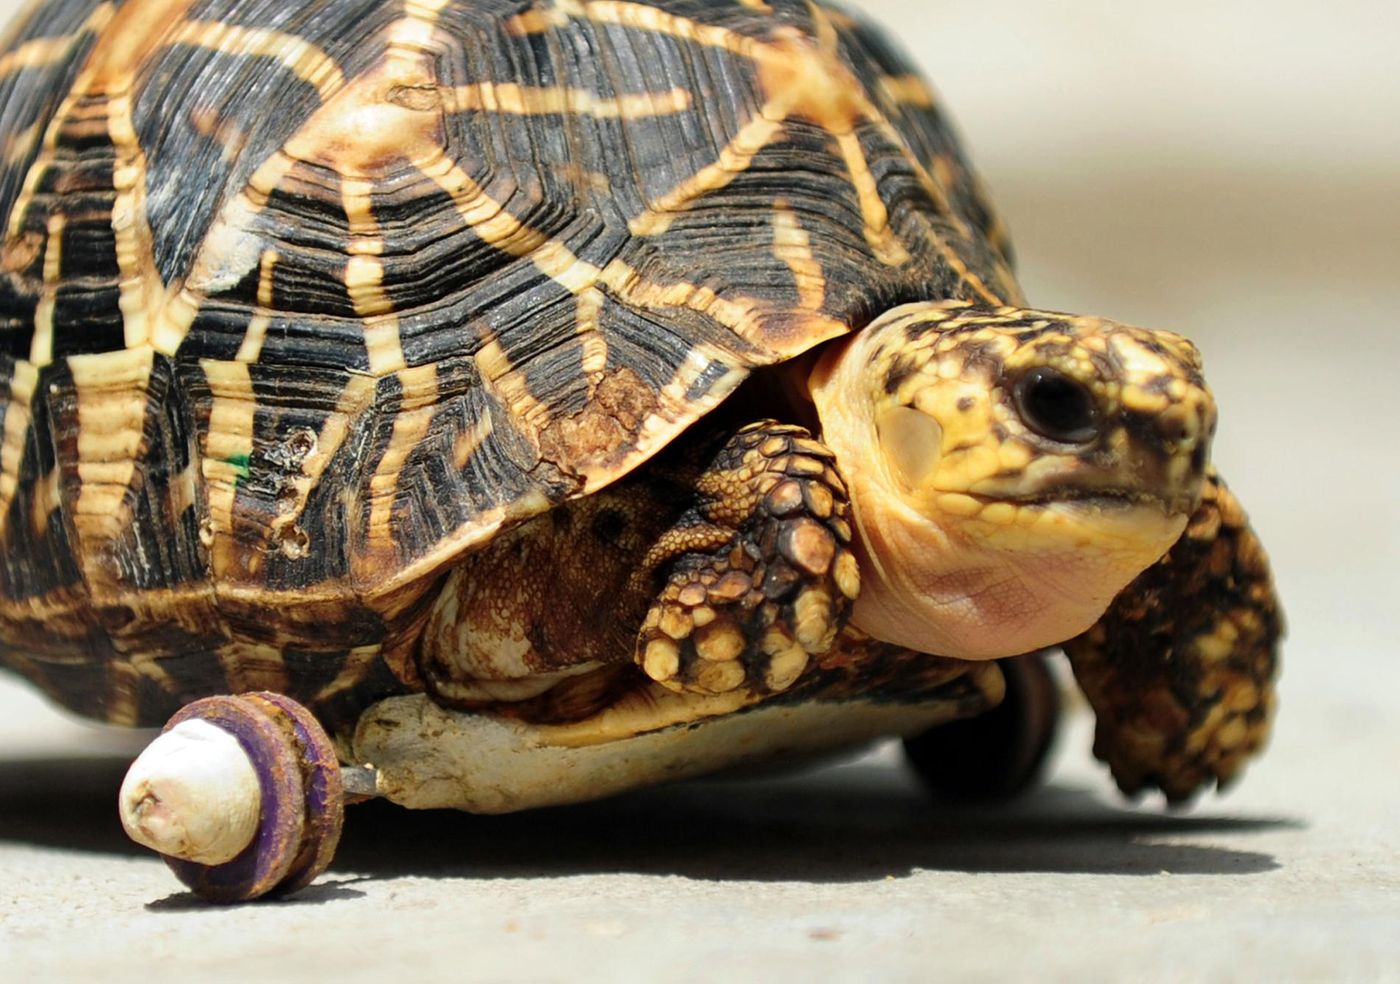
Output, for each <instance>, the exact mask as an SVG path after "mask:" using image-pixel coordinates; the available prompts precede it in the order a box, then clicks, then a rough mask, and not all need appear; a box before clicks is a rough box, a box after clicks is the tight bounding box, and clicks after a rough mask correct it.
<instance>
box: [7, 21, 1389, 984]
mask: <svg viewBox="0 0 1400 984" xmlns="http://www.w3.org/2000/svg"><path fill="white" fill-rule="evenodd" d="M854 5H856V6H859V7H861V8H863V9H865V10H866V11H867V12H869V13H870V14H871V15H872V16H873V17H874V18H875V19H877V20H879V21H881V22H883V23H884V24H886V25H887V26H889V27H890V28H891V29H893V30H894V31H895V32H896V33H897V35H898V36H900V37H901V38H902V40H903V43H904V45H905V46H906V47H907V48H908V49H909V50H910V51H912V53H913V54H914V55H915V57H916V59H917V60H918V61H919V62H920V63H921V64H922V65H923V66H924V68H925V69H926V70H927V71H928V73H929V74H930V75H931V76H932V78H933V80H934V82H935V85H936V86H937V88H938V90H939V92H940V94H941V95H942V97H943V98H944V99H945V101H946V103H947V104H948V105H949V106H951V107H952V111H953V114H954V116H955V118H956V119H957V121H958V122H959V124H960V127H961V130H962V132H963V134H964V136H965V137H966V139H967V142H968V145H969V147H970V151H971V154H972V157H973V160H974V162H975V163H976V164H977V165H978V166H979V167H980V169H981V171H982V173H983V175H984V177H985V178H986V180H987V182H988V184H989V185H990V187H991V190H992V192H993V194H994V196H995V198H996V200H997V202H998V203H999V205H1000V207H1001V210H1002V213H1003V215H1004V216H1005V218H1006V219H1007V221H1008V223H1009V224H1010V227H1011V229H1012V232H1013V236H1014V241H1015V243H1016V246H1017V250H1018V253H1019V256H1020V270H1021V273H1022V279H1023V282H1024V284H1025V286H1026V289H1027V293H1028V295H1029V296H1030V298H1031V300H1032V301H1033V302H1034V303H1036V304H1038V305H1040V306H1045V307H1051V308H1059V309H1064V310H1075V311H1086V312H1093V313H1099V314H1104V315H1109V316H1112V317H1115V318H1117V319H1120V320H1125V321H1131V322H1137V323H1141V324H1145V325H1150V326H1157V327H1170V328H1172V329H1175V330H1177V331H1180V332H1182V333H1184V334H1186V335H1189V336H1191V337H1192V338H1194V339H1195V340H1196V341H1197V342H1198V344H1199V345H1200V346H1201V348H1202V350H1203V351H1204V353H1205V357H1206V363H1207V372H1208V376H1209V378H1210V380H1211V382H1212V385H1213V387H1214V389H1215V391H1216V395H1217V397H1218V400H1219V404H1220V408H1221V427H1220V436H1219V439H1218V442H1217V446H1216V454H1215V457H1216V461H1217V462H1218V464H1219V465H1220V467H1221V470H1222V472H1223V473H1224V474H1225V475H1226V476H1227V478H1228V479H1229V481H1230V482H1231V484H1232V485H1233V487H1234V488H1235V489H1236V490H1237V491H1238V492H1239V494H1240V495H1241V497H1242V499H1243V500H1244V501H1245V503H1246V505H1247V506H1248V508H1249V509H1250V511H1251V513H1252V515H1253V518H1254V521H1255V524H1256V526H1257V527H1258V529H1259V530H1260V532H1261V534H1262V535H1263V537H1264V539H1265V542H1266V544H1267V545H1268V547H1269V549H1270V551H1271V553H1272V555H1273V559H1274V563H1275V566H1276V569H1277V573H1278V579H1279V583H1280V587H1281V591H1282V594H1283V597H1284V601H1285V604H1286V606H1287V612H1288V615H1289V621H1290V637H1289V641H1288V645H1287V648H1286V650H1285V660H1286V661H1285V675H1284V679H1283V685H1282V709H1281V715H1280V718H1279V721H1278V725H1277V729H1276V736H1275V740H1274V744H1273V748H1272V749H1271V751H1270V753H1269V754H1268V755H1267V756H1266V758H1265V759H1264V760H1263V761H1262V762H1261V763H1260V764H1259V765H1258V766H1256V767H1255V768H1254V769H1253V770H1251V772H1250V774H1249V775H1247V776H1246V778H1245V781H1244V782H1243V784H1242V785H1241V786H1240V787H1239V788H1238V789H1237V790H1234V791H1231V792H1230V793H1229V794H1227V795H1226V796H1224V797H1223V798H1210V799H1207V800H1203V801H1201V802H1200V803H1198V804H1197V805H1196V807H1195V809H1194V810H1193V811H1192V812H1189V813H1186V814H1184V815H1180V816H1177V815H1166V814H1164V813H1163V812H1162V811H1161V810H1160V807H1159V804H1157V803H1155V802H1152V801H1150V800H1149V801H1145V802H1144V803H1142V804H1139V805H1137V806H1130V805H1128V804H1125V803H1123V802H1122V801H1121V800H1120V799H1118V798H1116V796H1115V794H1114V792H1113V790H1112V787H1111V783H1110V782H1109V780H1108V779H1107V777H1106V776H1105V775H1104V774H1103V773H1102V772H1101V771H1100V770H1099V769H1098V768H1097V767H1096V766H1094V765H1093V764H1092V763H1091V761H1090V759H1089V755H1088V751H1087V744H1088V731H1087V722H1086V721H1084V720H1082V719H1080V720H1077V721H1076V722H1074V724H1073V726H1072V728H1071V729H1070V732H1069V734H1067V735H1066V737H1065V740H1064V741H1063V742H1062V743H1061V746H1060V749H1059V753H1058V755H1057V756H1056V759H1055V761H1054V763H1053V766H1052V770H1051V775H1050V783H1049V786H1048V788H1047V789H1046V791H1045V792H1044V793H1042V794H1041V795H1039V796H1038V797H1036V798H1034V799H1032V800H1030V801H1029V802H1027V803H1025V804H1022V805H1020V806H1018V807H1016V808H1014V809H1010V810H1007V811H1003V812H999V813H986V814H979V813H949V812H947V811H937V810H934V809H932V808H931V807H928V806H927V805H926V804H924V803H923V801H922V800H921V799H920V797H919V795H918V791H917V789H916V788H915V787H914V786H913V785H912V784H911V783H910V782H909V781H908V779H907V778H906V777H905V776H904V775H903V773H902V772H901V771H900V770H899V768H898V765H897V761H898V760H897V756H896V755H895V754H894V753H893V750H886V751H885V752H883V753H879V754H876V755H874V756H871V757H867V758H866V759H863V760H862V761H861V762H859V763H857V764H855V765H851V766H846V767H842V768H839V769H835V770H828V771H826V772H824V773H821V774H818V775H816V776H812V777H807V778H802V779H795V780H784V781H781V782H772V783H765V784H762V785H742V784H722V785H718V786H716V785H704V786H691V787H684V788H680V789H673V790H660V791H656V792H652V793H647V794H644V795H641V796H635V797H630V798H626V799H623V800H621V801H616V802H612V803H605V804H600V805H595V806H590V807H585V808H581V809H578V810H570V811H554V812H549V813H545V814H536V815H532V816H529V817H517V818H504V819H495V820H485V819H480V818H466V817H456V816H446V817H437V816H421V815H420V816H414V815H408V814H402V813H398V812H396V811H385V810H376V809H375V808H372V807H371V808H365V809H364V810H363V812H359V813H352V814H351V823H350V827H349V831H348V833H347V840H346V846H345V848H344V849H343V850H342V852H341V856H340V861H339V862H338V863H337V866H336V868H335V869H334V870H333V872H332V874H331V876H330V877H329V878H328V879H326V880H324V881H325V884H324V887H321V888H318V889H315V890H313V891H312V892H311V893H307V895H305V896H303V897H301V899H300V900H299V901H298V902H295V903H291V904H287V905H283V906H260V907H251V908H243V909H237V910H213V911H210V910H200V909H195V908H191V907H190V906H189V904H188V898H187V896H184V895H183V894H182V893H180V892H179V891H177V888H178V886H177V885H176V883H175V882H174V881H173V880H172V879H170V878H169V877H168V876H167V875H166V873H165V872H164V870H163V868H162V867H161V866H160V864H159V862H157V861H154V860H151V859H149V858H147V857H146V856H144V855H142V854H140V853H138V852H136V851H135V850H134V849H130V850H129V849H128V848H127V847H126V846H125V845H124V842H123V840H122V838H121V835H120V832H119V830H117V825H116V820H115V817H114V816H113V815H112V814H113V813H114V810H113V809H112V806H111V803H112V797H113V791H114V789H115V783H116V782H118V781H119V778H120V774H121V767H120V764H121V760H122V759H123V758H124V757H125V756H126V755H128V754H129V753H130V751H131V750H132V749H133V748H134V747H136V745H137V743H134V742H133V740H132V738H131V736H128V735H119V734H115V733H112V732H108V731H104V730H102V729H96V728H92V727H90V726H88V725H85V724H81V723H78V722H75V721H73V720H71V719H69V718H66V717H64V716H61V715H60V714H58V713H56V712H54V711H51V710H49V709H48V708H47V707H45V706H43V705H42V704H41V702H40V701H39V700H38V699H37V698H35V697H34V696H33V695H32V694H30V693H29V692H28V691H27V690H26V689H25V688H24V687H23V686H21V685H19V684H17V683H14V682H12V681H9V680H0V966H10V967H20V968H22V969H23V970H24V971H26V972H28V973H32V974H44V975H46V976H56V975H57V976H63V975H71V976H76V977H83V976H91V975H96V974H102V975H103V976H105V977H107V978H108V979H137V978H140V977H144V976H146V975H147V974H149V973H151V972H153V971H154V970H156V968H159V969H160V970H161V971H163V972H165V973H176V974H179V975H180V976H187V975H193V974H195V973H199V974H201V975H210V976H214V977H223V978H228V979H232V978H235V977H238V978H242V977H244V976H245V975H255V974H270V975H274V976H276V975H282V974H286V975H292V974H304V973H308V972H311V971H319V972H322V973H331V972H333V973H336V974H337V975H340V976H343V977H347V978H351V979H379V978H381V977H382V976H383V974H384V973H385V972H386V971H385V968H386V967H390V966H403V967H405V969H409V970H410V971H411V972H413V973H418V972H424V973H427V974H428V975H430V976H442V975H446V974H448V973H453V974H454V975H455V974H458V973H461V974H465V975H466V976H469V977H473V978H476V977H482V978H486V979H528V980H554V979H563V978H569V979H575V978H584V979H591V978H600V979H602V978H606V979H609V980H655V979H695V980H708V979H715V978H719V977H722V976H729V977H731V978H738V979H754V978H772V977H778V976H782V977H789V976H794V975H797V974H816V975H819V976H820V977H821V978H823V979H848V980H870V979H889V980H926V979H930V978H935V977H937V978H943V977H951V978H954V979H958V978H975V979H987V978H991V979H996V978H1000V977H1010V976H1013V975H1014V976H1016V977H1033V978H1036V979H1045V978H1050V979H1074V980H1084V979H1108V978H1122V977H1125V976H1128V975H1131V976H1132V977H1133V978H1135V979H1153V980H1194V979H1212V980H1229V979H1238V980H1257V979H1260V978H1265V977H1269V978H1275V979H1277V978H1284V979H1358V980H1362V979H1364V980H1377V979H1388V980H1400V944H1397V942H1396V940H1395V935H1396V934H1395V932H1394V931H1395V928H1396V926H1400V902H1397V892H1400V836H1397V826H1398V825H1400V779H1397V777H1398V776H1400V720H1398V719H1397V715H1396V713H1395V711H1394V709H1395V708H1396V707H1397V706H1400V658H1397V656H1400V652H1397V650H1400V647H1398V646H1397V642H1396V639H1397V630H1398V629H1400V617H1398V616H1397V609H1400V590H1398V589H1397V588H1398V586H1400V580H1398V579H1397V572H1396V561H1397V557H1398V556H1400V549H1397V548H1400V510H1398V509H1397V499H1400V491H1397V490H1400V465H1397V454H1396V452H1397V448H1400V441H1397V439H1396V436H1395V428H1396V424H1395V420H1396V419H1397V413H1396V403H1397V400H1400V394H1397V387H1396V385H1395V384H1396V381H1397V378H1398V377H1400V373H1398V372H1397V363H1400V332H1397V321H1400V275H1397V268H1400V126H1397V121H1398V120H1400V71H1397V68H1396V65H1397V61H1398V59H1397V55H1396V51H1395V46H1396V40H1397V38H1400V7H1397V6H1396V5H1395V4H1394V3H1382V2H1362V0H1332V2H1329V3H1326V4H1319V3H1302V2H1273V3H1264V2H1249V3H1246V2H1234V3H1230V2H1224V3H1221V2H1214V3H1212V2H1205V0H1176V2H1174V3H1172V4H1161V5H1155V4H1124V3H1109V2H1106V0H1105V2H1089V0H1073V2H1063V3H1054V4H1047V3H1036V2H1031V0H1003V2H995V3H991V2H980V3H979V2H973V0H922V2H916V0H864V2H862V3H859V4H854ZM18 6H19V5H18V4H17V3H15V2H14V0H0V20H6V19H8V18H9V16H10V15H11V13H12V12H13V11H14V10H16V9H17V8H18ZM389 972H392V971H389ZM16 979H19V978H16Z"/></svg>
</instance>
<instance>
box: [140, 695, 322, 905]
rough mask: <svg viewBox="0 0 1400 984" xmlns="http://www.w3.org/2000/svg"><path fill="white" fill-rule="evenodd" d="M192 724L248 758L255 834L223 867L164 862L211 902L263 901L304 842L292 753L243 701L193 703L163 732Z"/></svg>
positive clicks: (262, 715)
mask: <svg viewBox="0 0 1400 984" xmlns="http://www.w3.org/2000/svg"><path fill="white" fill-rule="evenodd" d="M190 720H200V721H207V722H208V723H210V724H212V725H215V726H217V727H220V728H223V729H224V730H225V731H227V732H228V733H229V734H231V735H233V736H234V737H235V738H237V739H238V743H239V744H240V745H242V746H243V750H244V751H245V752H247V753H248V758H249V759H250V760H251V761H252V763H253V769H254V771H255V772H256V773H257V776H258V784H259V786H260V787H261V790H262V802H261V806H262V810H261V814H260V819H259V821H258V832H257V834H256V835H255V836H254V838H253V842H252V843H251V844H249V845H248V847H247V848H246V849H245V850H244V851H243V852H242V853H241V854H239V855H238V856H237V857H236V858H234V859H233V860H231V861H227V862H225V863H224V864H217V865H207V864H199V863H198V862H195V861H185V860H183V859H181V858H172V857H170V856H169V855H162V857H164V858H165V863H166V864H167V865H169V866H170V868H171V870H172V871H174V872H175V876H176V877H177V878H179V879H180V881H182V882H184V883H185V885H187V886H188V887H189V888H190V889H191V890H192V891H193V892H194V893H195V894H196V895H198V896H200V897H201V898H204V899H208V900H209V901H211V902H243V901H246V900H248V899H254V898H257V897H258V896H260V895H265V894H267V893H268V892H270V891H272V890H273V889H274V888H276V887H277V886H278V884H279V883H281V882H282V881H283V880H284V879H285V878H286V877H287V873H288V871H289V870H290V869H291V866H292V863H293V861H295V860H296V857H297V854H298V850H297V848H298V846H299V845H300V844H301V840H302V830H303V827H304V825H305V823H304V817H305V814H306V797H305V795H304V794H303V792H302V780H301V769H300V767H299V765H298V763H297V755H296V752H295V750H294V749H292V748H289V747H288V743H287V741H286V737H285V734H284V732H283V731H282V729H281V728H280V727H279V726H278V724H277V722H276V721H274V720H273V719H272V718H271V717H269V716H268V715H267V713H266V712H264V711H263V710H262V709H260V708H259V707H257V706H256V705H255V704H254V703H253V702H252V701H247V700H244V699H243V698H241V697H208V698H205V699H204V700H197V701H195V702H194V703H192V704H188V705H186V706H185V707H184V708H182V709H181V710H180V711H179V713H177V714H176V715H175V716H174V717H172V718H171V719H170V721H169V722H168V723H167V724H166V726H165V729H164V730H166V731H169V730H170V729H171V728H173V727H175V726H176V725H177V724H180V723H181V722H183V721H190Z"/></svg>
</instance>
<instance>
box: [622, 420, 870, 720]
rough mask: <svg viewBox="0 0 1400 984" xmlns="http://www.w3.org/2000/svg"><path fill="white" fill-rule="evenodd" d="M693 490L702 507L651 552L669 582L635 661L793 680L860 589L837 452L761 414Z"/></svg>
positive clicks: (667, 682)
mask: <svg viewBox="0 0 1400 984" xmlns="http://www.w3.org/2000/svg"><path fill="white" fill-rule="evenodd" d="M694 489H695V492H696V493H697V496H698V506H697V507H696V508H695V509H694V510H692V511H690V512H688V513H687V514H686V515H685V516H683V517H682V518H681V519H680V521H679V522H678V523H677V524H676V526H675V527H673V528H672V529H671V530H670V531H669V532H668V533H667V534H665V535H664V536H663V537H662V538H661V539H660V540H659V541H658V547H657V548H656V549H655V550H654V551H653V553H654V554H655V555H656V556H658V557H660V558H663V562H662V563H660V564H659V565H658V567H659V571H660V573H661V574H662V576H663V577H664V583H663V585H662V587H661V590H660V593H659V595H658V596H657V598H656V600H655V601H654V602H653V603H652V606H651V609H650V611H649V612H648V613H647V616H646V619H645V620H644V621H643V623H642V628H641V632H640V633H639V636H638V644H637V652H636V660H637V662H638V663H639V664H640V665H641V667H642V669H643V670H644V671H645V672H646V674H647V675H648V676H649V677H651V678H652V679H653V680H655V681H656V682H657V683H660V684H661V685H663V686H665V687H668V688H670V689H672V690H677V691H686V692H693V693H701V694H718V693H726V692H728V691H731V690H738V689H740V688H747V689H749V690H752V691H754V692H757V693H777V692H781V691H783V690H786V689H787V688H788V687H790V686H791V685H792V684H793V683H794V682H795V681H796V680H797V678H798V677H799V676H801V675H802V672H803V671H804V670H805V669H806V668H807V665H808V663H809V661H810V659H811V657H813V656H815V655H820V654H821V653H825V652H826V651H827V650H829V649H830V648H831V646H832V643H833V641H834V640H835V638H836V634H837V633H838V632H839V631H840V629H841V627H842V625H844V624H845V622H846V619H847V618H848V616H849V614H850V608H851V603H852V601H853V600H854V599H855V596H856V594H857V592H858V591H859V585H860V579H859V574H858V572H857V569H856V562H855V557H854V555H853V554H852V553H851V552H850V549H849V543H850V536H851V530H850V526H849V524H848V522H847V519H846V513H847V500H846V489H845V486H844V485H843V484H842V482H841V479H840V478H839V477H838V476H837V474H836V471H835V468H834V467H833V457H832V454H831V452H830V451H828V450H827V449H826V448H825V447H824V446H823V445H821V444H819V443H818V442H817V441H815V440H813V439H812V438H811V437H810V435H809V434H808V433H807V431H805V430H803V429H802V428H800V427H793V426H788V425H785V424H779V423H775V422H773V421H762V422H759V423H756V424H751V425H749V426H748V427H745V428H743V429H742V430H740V431H739V432H738V433H737V434H735V435H734V436H733V437H732V438H731V439H730V440H729V441H728V443H727V444H725V445H724V446H723V447H722V448H721V449H720V451H719V453H718V454H717V455H716V456H715V458H714V460H713V461H711V462H710V463H709V465H708V466H707V467H706V468H705V470H704V471H703V472H702V473H701V474H700V476H699V477H698V478H697V479H696V480H695V483H694Z"/></svg>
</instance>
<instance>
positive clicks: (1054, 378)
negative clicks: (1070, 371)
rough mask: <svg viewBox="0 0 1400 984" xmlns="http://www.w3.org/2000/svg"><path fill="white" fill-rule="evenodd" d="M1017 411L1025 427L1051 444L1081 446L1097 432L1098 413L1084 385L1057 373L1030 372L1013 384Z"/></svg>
mask: <svg viewBox="0 0 1400 984" xmlns="http://www.w3.org/2000/svg"><path fill="white" fill-rule="evenodd" d="M1015 397H1016V409H1017V411H1018V412H1019V413H1020V414H1021V419H1022V420H1023V421H1025V424H1026V426H1027V427H1029V428H1030V429H1031V430H1033V431H1035V432H1036V433H1037V434H1040V435H1041V436H1042V437H1048V438H1050V440H1052V441H1064V442H1065V443H1067V444H1083V443H1084V442H1086V441H1091V440H1093V439H1094V437H1096V436H1097V435H1098V432H1099V412H1098V408H1097V407H1096V406H1095V405H1094V397H1093V396H1092V395H1091V394H1090V393H1089V391H1088V389H1086V388H1085V387H1084V385H1083V384H1082V383H1080V382H1078V381H1076V380H1074V379H1071V378H1070V377H1069V376H1066V375H1065V374H1064V373H1062V372H1060V371H1059V370H1058V369H1050V368H1048V367H1041V368H1039V369H1032V370H1031V371H1030V372H1028V373H1026V374H1025V375H1024V376H1022V377H1021V378H1020V379H1019V380H1018V381H1017V383H1016V389H1015Z"/></svg>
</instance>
